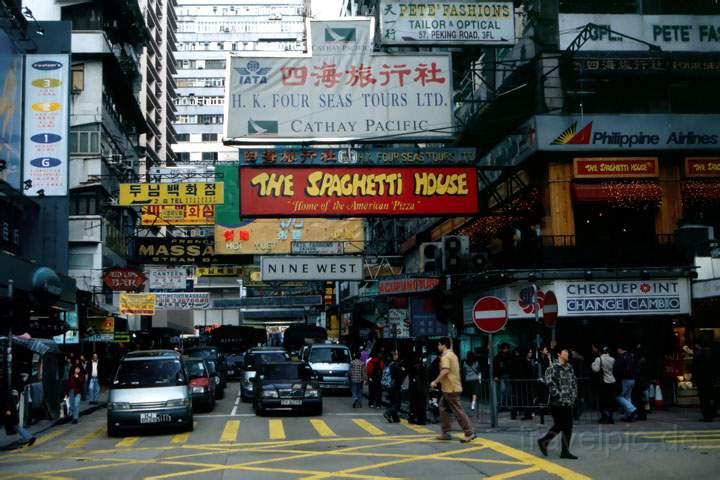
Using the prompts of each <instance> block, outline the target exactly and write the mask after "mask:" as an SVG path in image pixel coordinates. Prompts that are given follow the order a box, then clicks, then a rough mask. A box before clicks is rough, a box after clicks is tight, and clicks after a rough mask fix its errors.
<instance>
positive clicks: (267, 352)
mask: <svg viewBox="0 0 720 480" xmlns="http://www.w3.org/2000/svg"><path fill="white" fill-rule="evenodd" d="M288 360H290V357H288V354H287V353H286V352H285V350H283V349H282V348H280V347H253V348H251V349H250V350H248V351H247V352H245V357H244V362H243V370H242V378H241V380H240V398H241V399H242V401H243V402H249V401H250V400H251V399H252V397H253V391H254V389H255V385H254V384H253V382H252V379H253V378H255V373H256V369H257V367H258V366H259V365H262V364H263V363H269V362H287V361H288Z"/></svg>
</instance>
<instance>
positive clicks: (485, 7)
mask: <svg viewBox="0 0 720 480" xmlns="http://www.w3.org/2000/svg"><path fill="white" fill-rule="evenodd" d="M378 13H379V15H380V33H381V36H382V39H381V42H382V43H383V44H384V45H512V44H514V43H515V12H514V8H513V2H474V1H467V0H465V1H463V0H449V1H447V0H446V1H444V2H435V1H432V0H414V1H412V2H407V1H401V0H380V6H379V8H378Z"/></svg>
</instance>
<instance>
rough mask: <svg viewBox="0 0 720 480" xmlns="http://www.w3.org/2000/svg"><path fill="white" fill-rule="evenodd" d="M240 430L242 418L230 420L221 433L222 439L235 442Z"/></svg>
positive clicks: (222, 440)
mask: <svg viewBox="0 0 720 480" xmlns="http://www.w3.org/2000/svg"><path fill="white" fill-rule="evenodd" d="M238 431H240V420H228V421H227V423H225V429H224V430H223V433H222V435H220V441H221V442H234V441H235V440H237V436H238Z"/></svg>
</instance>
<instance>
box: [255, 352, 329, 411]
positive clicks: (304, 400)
mask: <svg viewBox="0 0 720 480" xmlns="http://www.w3.org/2000/svg"><path fill="white" fill-rule="evenodd" d="M253 383H254V384H255V388H254V399H253V408H254V410H255V413H256V414H257V415H262V414H264V413H265V412H267V411H268V410H278V411H293V410H301V411H306V412H308V413H310V414H312V415H320V414H322V393H321V392H320V387H319V386H318V384H317V380H316V379H315V376H314V375H313V372H312V369H311V368H310V367H309V366H308V365H307V364H304V363H300V362H281V363H264V364H263V365H261V366H259V368H258V370H257V375H256V376H255V378H253Z"/></svg>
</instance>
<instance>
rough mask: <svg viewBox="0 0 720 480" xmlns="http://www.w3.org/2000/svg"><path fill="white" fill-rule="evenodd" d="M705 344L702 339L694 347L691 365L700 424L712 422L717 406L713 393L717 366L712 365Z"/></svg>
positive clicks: (708, 349)
mask: <svg viewBox="0 0 720 480" xmlns="http://www.w3.org/2000/svg"><path fill="white" fill-rule="evenodd" d="M707 343H708V342H706V340H705V339H704V338H703V339H701V342H699V343H698V345H696V346H695V352H694V355H693V365H692V375H693V376H692V379H693V382H694V383H695V385H696V386H697V391H698V397H699V400H700V411H701V413H702V418H700V421H701V422H712V421H713V418H714V417H715V415H716V414H717V405H715V399H714V392H713V388H714V386H715V380H716V378H717V374H716V369H717V365H714V364H713V355H712V351H711V349H710V348H708V345H707Z"/></svg>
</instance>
